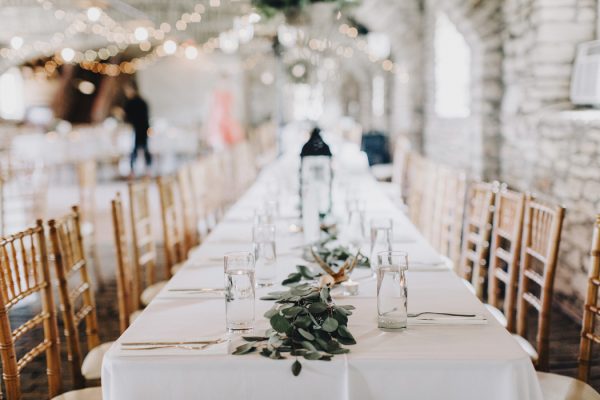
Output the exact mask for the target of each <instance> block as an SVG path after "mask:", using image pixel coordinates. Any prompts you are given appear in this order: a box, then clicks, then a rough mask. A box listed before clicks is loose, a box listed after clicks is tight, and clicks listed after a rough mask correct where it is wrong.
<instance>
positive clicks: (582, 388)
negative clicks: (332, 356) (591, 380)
mask: <svg viewBox="0 0 600 400" xmlns="http://www.w3.org/2000/svg"><path fill="white" fill-rule="evenodd" d="M537 377H538V381H539V382H540V386H541V387H542V394H543V395H544V396H543V397H544V400H580V399H585V400H600V394H598V392H596V391H595V390H594V389H593V388H592V387H591V386H590V385H588V384H587V383H584V382H582V381H580V380H577V379H574V378H570V377H568V376H562V375H557V374H549V373H545V372H538V373H537Z"/></svg>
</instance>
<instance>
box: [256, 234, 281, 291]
mask: <svg viewBox="0 0 600 400" xmlns="http://www.w3.org/2000/svg"><path fill="white" fill-rule="evenodd" d="M275 230H276V229H275V225H273V224H256V225H254V227H253V228H252V243H253V248H254V260H255V269H256V281H257V283H258V285H259V286H271V285H272V284H274V283H275V280H276V279H277V252H276V249H275Z"/></svg>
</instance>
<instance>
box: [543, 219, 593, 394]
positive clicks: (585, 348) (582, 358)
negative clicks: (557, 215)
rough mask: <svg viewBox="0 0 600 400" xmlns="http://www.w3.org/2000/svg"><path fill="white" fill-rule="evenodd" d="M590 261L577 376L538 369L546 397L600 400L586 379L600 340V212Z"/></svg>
mask: <svg viewBox="0 0 600 400" xmlns="http://www.w3.org/2000/svg"><path fill="white" fill-rule="evenodd" d="M590 254H591V257H590V261H591V265H590V270H589V273H588V291H587V296H586V300H585V307H584V309H583V324H582V327H581V342H580V345H579V371H578V378H579V380H578V379H574V378H571V377H567V376H561V375H557V374H550V373H546V372H538V380H539V382H540V386H541V388H542V394H543V395H544V399H546V400H579V399H586V400H600V394H599V393H598V392H597V391H595V390H594V389H593V388H592V387H591V386H590V385H588V384H587V383H586V382H587V381H588V378H589V374H590V367H591V364H590V361H591V354H592V345H593V344H595V343H600V335H599V334H597V333H596V326H595V325H596V317H597V316H599V315H600V307H599V306H598V287H599V286H600V215H598V216H597V217H596V222H595V224H594V235H593V239H592V250H591V253H590Z"/></svg>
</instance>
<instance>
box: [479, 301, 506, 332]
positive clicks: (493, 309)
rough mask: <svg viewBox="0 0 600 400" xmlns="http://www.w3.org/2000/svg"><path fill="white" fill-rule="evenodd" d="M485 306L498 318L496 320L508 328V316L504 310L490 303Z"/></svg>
mask: <svg viewBox="0 0 600 400" xmlns="http://www.w3.org/2000/svg"><path fill="white" fill-rule="evenodd" d="M485 308H487V310H488V311H489V312H490V314H492V316H493V317H494V318H495V319H496V321H498V323H499V324H500V325H502V326H503V327H505V328H506V326H507V325H508V321H507V320H506V316H505V315H504V313H503V312H502V311H500V310H498V309H497V308H496V307H494V306H492V305H490V304H486V305H485Z"/></svg>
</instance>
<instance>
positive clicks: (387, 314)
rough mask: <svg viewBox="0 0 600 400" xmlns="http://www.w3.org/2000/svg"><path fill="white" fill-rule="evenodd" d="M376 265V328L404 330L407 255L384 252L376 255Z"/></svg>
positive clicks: (396, 252)
mask: <svg viewBox="0 0 600 400" xmlns="http://www.w3.org/2000/svg"><path fill="white" fill-rule="evenodd" d="M377 265H378V268H377V326H378V327H379V328H382V329H405V328H406V324H407V317H408V315H407V312H408V311H407V304H406V302H407V288H406V270H407V269H408V255H407V254H406V253H405V252H403V251H384V252H381V253H379V254H377Z"/></svg>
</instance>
